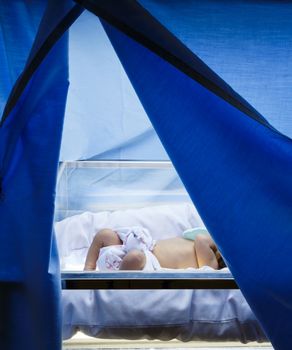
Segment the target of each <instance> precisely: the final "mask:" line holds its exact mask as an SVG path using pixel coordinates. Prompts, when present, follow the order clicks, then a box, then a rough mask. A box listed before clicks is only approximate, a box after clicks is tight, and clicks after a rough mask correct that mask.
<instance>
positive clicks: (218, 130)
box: [92, 4, 292, 349]
mask: <svg viewBox="0 0 292 350" xmlns="http://www.w3.org/2000/svg"><path fill="white" fill-rule="evenodd" d="M105 7H107V5H105ZM130 9H131V10H132V12H131V13H133V16H132V17H131V16H129V15H128V16H127V15H126V14H127V13H128V14H129V13H130V11H129V10H130ZM92 10H93V11H95V12H96V13H98V9H96V8H93V9H92ZM103 10H104V8H103ZM113 13H114V16H112V17H111V18H109V17H107V16H106V15H104V14H103V17H105V18H107V19H109V20H111V22H112V23H113V24H114V25H117V26H119V23H118V21H115V19H117V18H118V20H119V21H121V22H123V29H124V28H126V31H127V33H128V34H129V35H132V36H133V37H136V38H137V39H138V40H140V41H141V42H143V44H144V45H145V46H147V47H148V48H151V46H152V48H153V50H154V51H155V52H156V53H158V54H157V55H156V54H154V53H153V52H152V51H151V50H149V49H147V48H146V47H145V46H142V45H140V44H138V43H137V42H136V41H134V40H132V39H130V38H129V37H128V36H126V35H124V34H122V33H121V32H119V31H118V30H117V29H115V28H114V27H112V26H110V25H109V24H107V23H106V22H103V25H104V28H105V29H106V32H107V34H108V36H109V38H110V40H111V42H112V45H113V46H114V48H115V50H116V52H117V54H118V56H119V58H120V60H121V62H122V64H123V66H124V68H125V70H126V72H127V74H128V76H129V78H130V80H131V82H132V84H133V86H134V88H135V90H136V93H137V95H138V96H139V98H140V100H141V102H142V104H143V106H144V109H145V111H146V112H147V114H148V116H149V118H150V119H151V121H152V123H153V126H154V128H155V130H156V131H157V133H158V135H159V136H160V139H161V141H162V143H163V145H164V146H165V149H166V150H167V152H168V154H169V156H170V158H171V160H172V161H173V163H174V165H175V167H176V169H177V171H178V173H179V175H180V177H181V179H182V180H183V182H184V184H185V186H186V188H187V190H188V192H189V194H190V196H191V198H192V199H193V201H194V203H195V204H196V206H197V208H198V210H199V213H200V214H201V216H202V218H203V220H204V222H205V224H206V226H207V227H208V230H209V231H210V233H211V234H212V236H213V237H214V239H215V241H216V243H217V244H218V246H219V249H220V250H221V251H222V253H223V255H224V257H225V259H226V261H227V263H228V266H229V267H230V269H231V271H232V273H233V275H234V276H235V278H236V280H237V282H238V284H239V285H240V288H241V290H242V291H243V293H244V295H245V296H246V298H247V300H248V302H249V303H250V305H251V306H252V308H253V310H254V312H255V314H256V315H257V317H258V318H259V320H260V322H261V323H262V325H263V327H264V329H265V331H266V333H267V335H268V337H269V339H270V340H271V342H272V344H273V346H274V347H275V348H276V349H290V348H291V344H292V335H291V328H292V321H291V319H292V318H291V316H292V313H291V307H292V299H291V288H292V283H291V281H290V278H289V276H291V275H292V265H291V264H290V259H291V249H290V245H291V244H292V241H291V239H292V238H291V237H292V223H291V217H292V206H291V199H292V142H291V140H290V139H289V138H288V137H286V136H284V135H283V134H281V133H279V132H278V131H277V130H275V129H274V128H273V127H272V126H271V125H270V124H269V123H268V122H267V121H266V120H265V118H263V117H262V116H261V115H260V114H259V113H257V112H256V111H255V110H254V109H253V108H252V107H251V106H250V105H248V103H246V102H245V101H244V100H243V99H242V98H241V97H240V96H238V95H236V93H235V92H234V91H232V90H231V89H229V88H228V86H226V85H225V83H224V82H223V81H221V80H220V78H218V76H216V75H215V74H214V73H213V72H212V71H211V70H209V69H208V67H206V66H204V64H203V63H202V62H201V61H200V60H198V58H196V57H195V56H194V55H193V54H192V53H191V52H189V51H188V50H187V49H184V48H183V47H182V45H180V43H179V42H178V41H176V39H175V38H174V37H173V36H172V35H171V33H167V32H166V31H165V30H164V29H163V28H162V27H161V28H160V31H159V30H158V29H159V27H158V24H157V23H156V22H155V21H154V20H152V19H151V16H150V15H149V14H147V13H145V12H143V10H141V11H140V13H139V11H137V12H136V13H135V11H134V9H133V7H132V5H131V4H129V7H128V8H125V7H123V8H120V9H118V8H117V7H115V8H114V10H112V11H111V14H113ZM115 16H116V17H115ZM129 17H131V18H129ZM113 18H114V19H113ZM145 18H147V20H146V19H145ZM125 23H126V25H125ZM139 26H140V27H139ZM129 28H131V29H133V28H134V31H131V29H129ZM154 29H155V30H154ZM137 32H138V33H139V34H137ZM141 33H142V35H140V34H141ZM162 36H163V41H162V40H161V37H162ZM159 39H160V40H159ZM157 43H158V44H157ZM155 44H157V46H156V45H155ZM157 47H158V48H157ZM160 56H164V57H163V58H166V60H168V61H169V62H170V63H171V64H170V63H169V62H166V60H165V59H163V58H161V57H160ZM173 57H175V60H174V59H173ZM140 62H143V70H141V64H140ZM178 62H179V63H178ZM186 62H187V64H188V67H189V68H190V69H189V74H186V73H187V68H186V66H185V65H184V63H186ZM196 63H197V67H196ZM183 70H185V71H183ZM193 73H194V74H197V78H196V77H195V78H194V75H193ZM210 82H211V83H212V84H213V85H212V84H211V85H210V86H211V89H210V88H208V86H207V85H208V84H209V83H210ZM211 90H212V91H211ZM227 95H228V96H227Z"/></svg>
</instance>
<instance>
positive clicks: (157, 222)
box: [55, 203, 267, 343]
mask: <svg viewBox="0 0 292 350" xmlns="http://www.w3.org/2000/svg"><path fill="white" fill-rule="evenodd" d="M131 225H133V226H135V225H141V226H143V227H146V228H148V229H149V231H150V232H151V234H152V236H153V238H154V239H164V238H168V237H174V236H180V235H181V234H182V232H183V231H184V230H186V229H188V228H191V227H202V226H203V222H202V220H201V219H200V217H199V215H198V213H197V212H196V210H195V208H194V207H193V206H192V205H191V204H188V203H187V204H179V205H161V206H151V207H146V208H140V209H126V210H116V211H102V212H98V213H90V212H85V213H82V214H80V215H75V216H72V217H69V218H66V219H65V220H62V221H60V222H57V223H56V224H55V231H56V237H57V242H58V248H59V254H60V261H61V267H62V270H63V271H64V270H65V271H66V270H67V271H68V270H69V271H71V270H74V271H80V270H82V269H83V265H84V261H85V257H86V253H87V250H88V247H89V245H90V243H91V241H92V239H93V237H94V235H95V234H96V232H97V231H99V230H100V229H102V228H107V227H108V228H110V227H118V226H131ZM200 270H202V271H208V272H211V271H212V269H211V268H209V267H203V268H201V269H200ZM172 271H176V272H177V273H180V271H182V270H172ZM183 271H184V270H183ZM221 271H222V272H227V271H228V269H227V268H225V269H222V270H221ZM62 293H63V295H62V308H63V338H64V339H69V338H70V337H72V336H73V335H74V334H75V333H76V332H77V331H82V332H83V333H85V334H87V335H89V336H93V337H100V338H110V339H115V338H116V339H117V338H119V339H160V340H170V339H175V338H176V339H179V340H182V341H191V340H201V341H206V340H208V341H240V342H242V343H247V342H250V341H257V342H264V341H266V340H267V339H266V337H265V335H264V333H263V331H262V329H261V327H260V325H259V323H258V321H257V319H256V318H255V316H254V314H253V312H252V311H251V309H250V307H249V305H248V304H247V302H246V300H245V299H244V297H243V295H242V294H241V292H240V291H239V290H63V292H62Z"/></svg>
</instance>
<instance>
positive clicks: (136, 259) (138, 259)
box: [120, 250, 146, 270]
mask: <svg viewBox="0 0 292 350" xmlns="http://www.w3.org/2000/svg"><path fill="white" fill-rule="evenodd" d="M145 264H146V256H145V254H144V253H143V252H142V251H141V250H131V251H130V252H129V253H127V255H125V257H124V259H123V261H122V263H121V267H120V270H143V268H144V266H145Z"/></svg>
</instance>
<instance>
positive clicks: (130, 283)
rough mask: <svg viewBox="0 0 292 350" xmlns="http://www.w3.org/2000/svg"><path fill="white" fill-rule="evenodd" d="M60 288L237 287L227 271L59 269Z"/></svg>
mask: <svg viewBox="0 0 292 350" xmlns="http://www.w3.org/2000/svg"><path fill="white" fill-rule="evenodd" d="M61 277H62V289H73V290H78V289H238V286H237V284H236V282H235V281H234V279H233V277H232V275H231V273H229V272H193V271H192V272H183V273H181V272H173V271H171V272H143V271H127V272H125V271H117V272H80V271H78V272H76V271H75V272H73V271H68V272H63V273H62V276H61Z"/></svg>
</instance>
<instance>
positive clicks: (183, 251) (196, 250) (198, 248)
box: [84, 229, 224, 270]
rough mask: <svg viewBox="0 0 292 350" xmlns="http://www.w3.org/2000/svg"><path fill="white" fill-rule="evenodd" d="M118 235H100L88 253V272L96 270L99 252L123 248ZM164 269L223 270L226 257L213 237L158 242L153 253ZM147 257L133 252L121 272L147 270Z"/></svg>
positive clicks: (107, 233) (128, 256)
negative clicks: (110, 248)
mask: <svg viewBox="0 0 292 350" xmlns="http://www.w3.org/2000/svg"><path fill="white" fill-rule="evenodd" d="M121 244H122V241H121V240H120V238H119V236H118V234H117V233H116V232H115V231H113V230H111V229H103V230H101V231H100V232H99V234H97V235H96V236H95V238H94V240H93V242H92V244H91V246H90V248H89V250H88V253H87V257H86V261H85V266H84V269H85V270H95V268H96V261H97V259H98V256H99V251H100V249H101V248H102V247H107V246H111V245H121ZM152 253H153V254H154V255H155V256H156V258H157V260H158V261H159V263H160V265H161V267H164V268H170V269H185V268H188V267H193V268H200V267H202V266H210V267H212V268H214V269H219V268H221V267H223V266H224V265H223V266H222V262H223V260H222V257H221V255H220V253H219V251H218V249H217V247H216V245H215V243H214V241H213V240H212V238H211V237H210V236H209V235H198V236H197V237H196V239H195V241H190V240H186V239H184V238H181V237H174V238H169V239H164V240H160V241H157V242H156V245H155V247H154V249H153V251H152ZM145 263H146V259H145V254H144V253H143V252H142V251H137V250H133V251H130V252H129V253H127V255H126V256H125V257H124V259H123V261H122V264H121V267H120V269H121V270H142V269H143V268H144V266H145Z"/></svg>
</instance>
